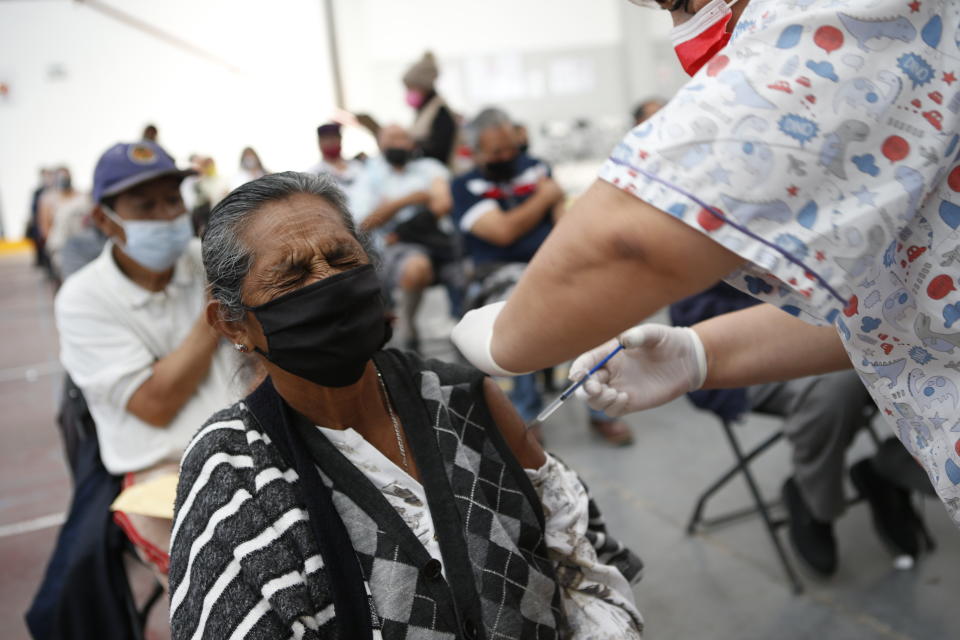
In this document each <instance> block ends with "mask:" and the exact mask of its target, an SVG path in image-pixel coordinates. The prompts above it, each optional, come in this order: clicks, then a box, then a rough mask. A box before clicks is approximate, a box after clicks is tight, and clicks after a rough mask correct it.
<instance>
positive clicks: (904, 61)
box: [897, 53, 934, 89]
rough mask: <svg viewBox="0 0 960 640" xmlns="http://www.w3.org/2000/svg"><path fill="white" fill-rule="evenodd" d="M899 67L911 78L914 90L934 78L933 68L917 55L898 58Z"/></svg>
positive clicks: (904, 55)
mask: <svg viewBox="0 0 960 640" xmlns="http://www.w3.org/2000/svg"><path fill="white" fill-rule="evenodd" d="M897 66H898V67H900V70H901V71H903V72H904V73H905V74H906V76H907V77H908V78H910V81H911V82H912V83H913V88H914V89H916V88H917V87H922V86H923V85H925V84H927V83H928V82H930V81H931V80H933V78H934V71H933V67H931V66H930V64H929V63H928V62H927V61H926V60H924V59H923V58H921V57H920V56H918V55H917V54H915V53H905V54H903V55H902V56H900V57H899V58H897Z"/></svg>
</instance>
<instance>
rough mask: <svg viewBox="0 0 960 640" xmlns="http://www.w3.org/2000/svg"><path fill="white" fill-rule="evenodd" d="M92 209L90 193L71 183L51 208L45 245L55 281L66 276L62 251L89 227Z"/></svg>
mask: <svg viewBox="0 0 960 640" xmlns="http://www.w3.org/2000/svg"><path fill="white" fill-rule="evenodd" d="M92 211H93V202H92V201H91V200H90V194H89V193H82V192H80V191H77V190H76V189H74V188H73V186H72V183H71V185H70V187H69V189H65V190H64V191H63V192H62V193H61V198H60V200H59V202H57V204H56V205H55V206H54V208H53V214H52V218H53V220H52V222H51V223H50V229H49V231H48V233H47V238H46V244H45V247H46V250H47V255H48V256H49V258H50V264H51V269H52V271H53V274H54V278H55V280H56V281H57V282H60V281H62V280H63V278H65V277H66V275H65V274H64V273H63V264H62V251H63V249H64V247H65V246H66V244H67V242H68V241H69V240H70V239H71V238H73V237H74V236H76V235H79V234H82V233H83V232H84V231H85V230H86V229H88V228H89V227H90V225H91V223H92V219H91V213H92Z"/></svg>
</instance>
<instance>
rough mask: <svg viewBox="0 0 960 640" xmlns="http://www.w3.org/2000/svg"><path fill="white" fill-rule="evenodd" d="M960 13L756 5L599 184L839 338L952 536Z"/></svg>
mask: <svg viewBox="0 0 960 640" xmlns="http://www.w3.org/2000/svg"><path fill="white" fill-rule="evenodd" d="M958 79H960V3H956V2H946V1H944V0H912V1H910V0H874V1H873V2H869V3H864V2H856V1H853V0H751V2H750V4H749V6H748V7H747V9H746V11H745V12H744V13H743V15H742V17H741V20H740V22H739V23H738V24H737V27H736V30H735V32H734V36H733V38H732V40H731V43H730V44H729V45H728V46H727V47H726V48H725V49H724V50H723V51H721V52H720V54H719V55H717V56H716V57H715V58H714V59H713V60H712V61H711V62H710V63H709V64H708V65H707V66H706V67H705V68H704V69H702V70H701V71H700V72H699V73H698V74H697V75H696V76H694V77H693V78H692V79H691V81H690V82H689V83H688V84H687V85H686V86H685V87H684V88H683V89H682V90H681V91H680V92H679V94H678V95H677V96H676V97H675V98H674V99H673V100H672V101H671V102H670V104H669V105H667V107H665V108H664V109H662V110H661V111H660V112H659V113H658V114H657V115H656V116H655V117H654V118H653V119H651V120H650V121H648V122H647V123H646V124H644V125H641V126H639V127H637V128H636V129H634V130H633V131H631V132H630V133H629V134H628V135H627V136H626V137H625V138H624V140H623V141H622V142H621V143H620V144H619V145H618V146H617V148H616V149H615V150H614V152H613V154H612V156H611V157H610V159H609V160H608V161H607V163H606V164H605V166H604V167H603V169H602V171H601V174H600V176H601V178H603V179H605V180H607V181H609V182H611V183H612V184H614V185H617V186H619V187H620V188H622V189H624V190H626V191H628V192H630V193H632V194H634V195H636V196H637V197H639V198H641V199H643V200H645V201H647V202H649V203H650V204H652V205H654V206H656V207H657V208H659V209H661V210H663V211H666V212H668V213H669V214H671V215H674V216H676V217H677V218H679V219H681V220H683V221H684V222H686V223H687V224H688V225H690V226H691V227H693V228H695V229H697V230H699V231H701V232H703V233H705V234H707V235H709V236H710V237H711V238H712V239H714V240H715V241H717V242H719V243H720V244H722V245H723V246H725V247H727V248H729V249H730V250H732V251H734V252H736V253H738V254H739V255H741V256H742V257H744V258H745V259H747V260H748V263H747V264H748V266H746V267H744V268H743V269H742V270H740V271H738V272H737V273H734V274H732V275H731V276H730V277H729V278H728V279H727V281H728V282H729V283H730V284H732V285H734V286H736V287H738V288H740V289H742V290H744V291H747V292H749V293H751V294H753V295H754V296H756V297H758V298H761V299H762V300H764V301H766V302H770V303H772V304H775V305H777V306H779V307H780V308H782V309H784V310H785V311H787V312H789V313H791V314H794V315H797V316H799V317H802V318H804V319H805V320H807V321H810V322H813V323H817V324H825V323H831V324H834V325H836V327H837V330H838V331H839V332H840V335H841V337H842V340H843V342H844V344H845V346H846V349H847V351H848V352H849V354H850V357H851V360H852V362H853V365H854V367H855V368H856V369H857V371H859V373H860V375H861V377H862V378H863V380H864V383H865V384H866V385H867V387H868V389H869V390H870V392H871V394H872V395H873V397H874V398H875V400H876V401H877V404H878V406H879V407H880V410H881V412H882V414H883V415H884V416H885V417H886V418H887V420H888V422H889V423H890V424H891V426H892V427H893V429H894V431H895V432H896V433H897V435H898V436H899V437H900V440H901V441H903V443H904V445H905V446H906V447H907V448H908V449H909V450H910V451H911V452H912V453H913V455H914V456H915V457H916V458H917V459H918V460H919V461H920V462H921V463H922V464H923V466H924V467H925V468H926V470H927V472H928V473H929V475H930V478H931V480H932V482H933V484H934V486H935V487H936V489H937V491H938V493H939V494H940V497H941V498H942V499H943V501H944V503H945V504H946V505H947V509H948V511H949V512H950V515H951V517H952V518H953V519H954V521H955V522H956V523H957V524H958V525H960V391H958V385H960V292H958V286H960V280H958V275H960V233H958V228H960V145H958V142H960V82H958Z"/></svg>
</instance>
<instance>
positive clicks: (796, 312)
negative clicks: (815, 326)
mask: <svg viewBox="0 0 960 640" xmlns="http://www.w3.org/2000/svg"><path fill="white" fill-rule="evenodd" d="M780 308H781V309H783V310H784V311H786V312H787V313H789V314H790V315H792V316H794V317H800V307H797V306H795V305H792V304H785V305H783V306H782V307H780Z"/></svg>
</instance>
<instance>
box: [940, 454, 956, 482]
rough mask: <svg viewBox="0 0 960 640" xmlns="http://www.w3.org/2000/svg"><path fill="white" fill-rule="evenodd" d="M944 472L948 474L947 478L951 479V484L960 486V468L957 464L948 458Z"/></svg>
mask: <svg viewBox="0 0 960 640" xmlns="http://www.w3.org/2000/svg"><path fill="white" fill-rule="evenodd" d="M943 467H944V470H945V471H946V472H947V477H948V478H950V482H952V483H953V484H960V466H957V463H956V462H954V461H953V460H951V459H950V458H947V462H946V464H944V465H943Z"/></svg>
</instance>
